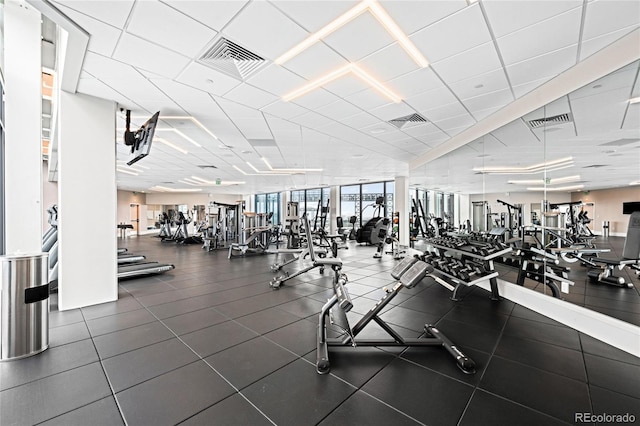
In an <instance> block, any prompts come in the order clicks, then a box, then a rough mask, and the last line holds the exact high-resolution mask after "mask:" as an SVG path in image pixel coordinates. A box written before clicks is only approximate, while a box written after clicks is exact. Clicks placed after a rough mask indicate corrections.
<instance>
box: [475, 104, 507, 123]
mask: <svg viewBox="0 0 640 426" xmlns="http://www.w3.org/2000/svg"><path fill="white" fill-rule="evenodd" d="M500 109H502V106H497V107H493V108H487V109H481V110H477V111H473V116H474V117H475V119H476V120H478V121H480V120H483V119H485V118H487V117H488V116H490V115H491V114H493V113H494V112H496V111H498V110H500Z"/></svg>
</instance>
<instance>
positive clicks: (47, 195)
mask: <svg viewBox="0 0 640 426" xmlns="http://www.w3.org/2000/svg"><path fill="white" fill-rule="evenodd" d="M47 169H48V167H47V163H46V162H44V161H43V162H42V178H43V182H42V231H43V233H44V232H46V231H47V229H49V226H50V225H49V222H47V219H49V213H47V209H48V208H49V207H51V206H52V205H54V204H58V182H49V181H48V180H47V175H48V173H47Z"/></svg>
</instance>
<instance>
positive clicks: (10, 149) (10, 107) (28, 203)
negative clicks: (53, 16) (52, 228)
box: [4, 0, 43, 253]
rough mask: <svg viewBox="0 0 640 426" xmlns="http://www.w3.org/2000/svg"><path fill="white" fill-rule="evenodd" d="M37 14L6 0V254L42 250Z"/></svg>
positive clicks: (38, 21) (40, 102)
mask: <svg viewBox="0 0 640 426" xmlns="http://www.w3.org/2000/svg"><path fill="white" fill-rule="evenodd" d="M40 20H41V18H40V12H38V11H36V10H35V9H33V7H32V6H30V5H27V4H21V3H19V2H17V1H14V0H9V1H7V2H6V3H5V6H4V36H5V52H4V54H5V64H4V65H5V66H4V72H5V75H4V77H5V85H6V86H5V87H6V89H5V90H6V95H5V102H6V116H5V124H6V133H5V137H6V139H5V170H4V175H5V206H6V207H5V231H6V234H5V238H6V252H7V253H14V252H17V251H21V252H23V253H25V252H26V253H39V252H40V251H41V249H42V228H43V225H42V177H41V175H42V151H41V144H42V141H41V127H42V125H41V120H42V117H41V109H42V93H41V84H42V83H41V82H42V76H41V74H40V72H41V71H40V70H41V60H40V55H41V53H40V50H41V45H40V44H41V39H40V31H41V30H40V26H41V22H40Z"/></svg>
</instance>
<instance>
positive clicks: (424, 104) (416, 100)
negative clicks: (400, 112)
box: [405, 87, 457, 112]
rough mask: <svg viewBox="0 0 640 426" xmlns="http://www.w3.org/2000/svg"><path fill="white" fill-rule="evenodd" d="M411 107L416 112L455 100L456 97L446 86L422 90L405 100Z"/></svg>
mask: <svg viewBox="0 0 640 426" xmlns="http://www.w3.org/2000/svg"><path fill="white" fill-rule="evenodd" d="M405 102H406V103H408V104H409V105H410V106H411V107H413V109H415V110H416V111H418V112H422V111H428V110H430V109H434V108H437V107H438V106H440V105H446V104H450V103H453V102H457V99H456V97H455V96H454V95H453V94H452V93H451V90H449V89H448V88H447V87H441V88H438V89H434V90H429V91H428V92H422V93H420V94H419V95H417V96H412V97H410V98H408V99H406V100H405Z"/></svg>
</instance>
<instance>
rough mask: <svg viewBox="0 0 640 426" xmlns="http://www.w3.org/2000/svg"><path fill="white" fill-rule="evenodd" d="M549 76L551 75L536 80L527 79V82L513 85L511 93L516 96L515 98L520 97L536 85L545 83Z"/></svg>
mask: <svg viewBox="0 0 640 426" xmlns="http://www.w3.org/2000/svg"><path fill="white" fill-rule="evenodd" d="M550 78H551V77H550V76H548V77H543V78H540V79H537V80H533V81H529V82H527V83H522V84H518V85H513V93H514V95H515V96H516V99H517V98H520V97H522V96H523V95H526V94H527V93H529V92H530V91H532V90H533V89H535V88H536V87H538V86H540V85H542V84H544V83H546V82H547V81H549V79H550Z"/></svg>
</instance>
